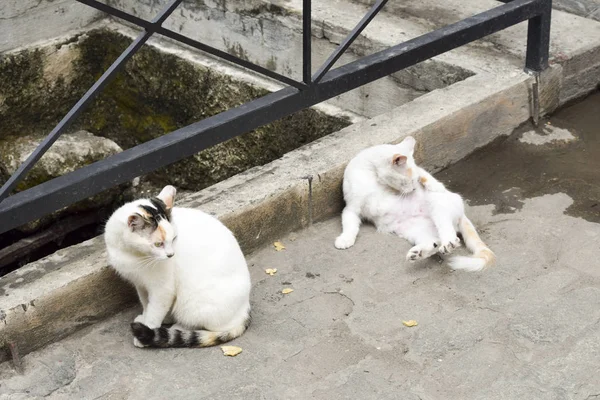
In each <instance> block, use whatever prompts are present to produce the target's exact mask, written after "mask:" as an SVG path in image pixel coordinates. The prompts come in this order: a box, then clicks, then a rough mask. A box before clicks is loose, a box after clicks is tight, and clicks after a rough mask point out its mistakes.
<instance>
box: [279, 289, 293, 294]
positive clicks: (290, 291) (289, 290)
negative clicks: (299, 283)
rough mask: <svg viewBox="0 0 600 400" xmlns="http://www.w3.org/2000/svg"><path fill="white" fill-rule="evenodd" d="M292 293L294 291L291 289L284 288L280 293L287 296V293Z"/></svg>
mask: <svg viewBox="0 0 600 400" xmlns="http://www.w3.org/2000/svg"><path fill="white" fill-rule="evenodd" d="M293 291H294V289H292V288H285V289H283V290H282V291H281V293H283V294H288V293H292V292H293Z"/></svg>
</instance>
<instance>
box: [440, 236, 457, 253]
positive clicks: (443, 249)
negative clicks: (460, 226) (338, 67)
mask: <svg viewBox="0 0 600 400" xmlns="http://www.w3.org/2000/svg"><path fill="white" fill-rule="evenodd" d="M459 247H460V239H459V238H458V236H456V237H454V238H453V239H451V240H447V241H442V244H441V245H440V247H439V250H438V252H439V253H440V254H450V253H452V252H453V251H454V249H457V248H459Z"/></svg>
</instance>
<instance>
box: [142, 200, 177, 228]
mask: <svg viewBox="0 0 600 400" xmlns="http://www.w3.org/2000/svg"><path fill="white" fill-rule="evenodd" d="M149 201H150V203H152V206H153V207H151V206H147V205H140V208H142V209H143V210H144V211H146V212H147V213H148V215H149V217H148V218H146V221H147V222H148V223H149V224H150V225H152V226H153V227H154V228H155V229H156V227H157V226H158V223H159V222H160V220H161V219H165V220H167V221H169V222H170V221H171V210H169V209H167V205H166V204H165V203H164V201H162V200H161V199H159V198H158V197H154V198H152V199H149Z"/></svg>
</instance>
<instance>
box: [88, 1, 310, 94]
mask: <svg viewBox="0 0 600 400" xmlns="http://www.w3.org/2000/svg"><path fill="white" fill-rule="evenodd" d="M77 1H79V2H80V3H83V4H86V5H88V6H90V7H93V8H95V9H97V10H100V11H103V12H105V13H107V14H110V15H113V16H115V17H117V18H120V19H123V20H125V21H127V22H131V23H132V24H134V25H137V26H140V27H142V28H144V29H146V30H149V29H153V28H152V25H153V23H152V22H149V21H146V20H145V19H142V18H139V17H136V16H134V15H131V14H128V13H126V12H124V11H121V10H119V9H117V8H114V7H111V6H109V5H107V4H104V3H100V2H99V1H97V0H77ZM154 31H155V33H158V34H159V35H162V36H166V37H168V38H170V39H173V40H176V41H178V42H181V43H183V44H186V45H188V46H190V47H193V48H195V49H198V50H201V51H203V52H205V53H208V54H211V55H213V56H216V57H219V58H222V59H224V60H226V61H229V62H230V63H233V64H237V65H239V66H241V67H244V68H246V69H249V70H251V71H254V72H258V73H259V74H262V75H265V76H268V77H269V78H272V79H275V80H277V81H279V82H282V83H285V84H286V85H290V86H293V87H296V88H298V89H302V88H304V87H306V85H304V84H303V83H301V82H298V81H296V80H294V79H291V78H288V77H287V76H285V75H281V74H278V73H277V72H274V71H271V70H270V69H267V68H264V67H262V66H260V65H256V64H253V63H251V62H250V61H246V60H244V59H241V58H239V57H236V56H234V55H231V54H229V53H226V52H224V51H222V50H219V49H216V48H214V47H212V46H209V45H207V44H204V43H201V42H198V41H197V40H194V39H190V38H188V37H186V36H183V35H181V34H179V33H177V32H174V31H172V30H169V29H167V28H164V27H162V26H159V27H156V28H154Z"/></svg>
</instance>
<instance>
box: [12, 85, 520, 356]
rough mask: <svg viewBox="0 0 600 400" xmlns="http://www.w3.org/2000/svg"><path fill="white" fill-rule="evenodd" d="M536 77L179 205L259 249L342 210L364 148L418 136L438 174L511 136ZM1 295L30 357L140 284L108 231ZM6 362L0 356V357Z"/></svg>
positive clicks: (343, 141)
mask: <svg viewBox="0 0 600 400" xmlns="http://www.w3.org/2000/svg"><path fill="white" fill-rule="evenodd" d="M530 80H531V78H530V77H529V76H527V75H525V74H521V75H520V76H519V77H517V78H510V79H499V78H497V77H492V76H481V75H478V76H474V77H471V78H469V79H467V80H465V81H463V82H460V83H457V84H455V85H452V86H451V87H448V88H445V89H441V90H437V91H435V92H432V93H430V94H428V95H425V96H423V97H421V98H419V99H417V100H415V101H413V102H411V103H408V104H406V105H404V106H401V107H399V108H397V109H395V110H393V111H392V112H389V113H386V114H383V115H381V116H379V117H376V118H373V119H371V120H366V121H363V122H360V123H357V124H354V125H351V126H349V127H347V128H345V129H343V130H341V131H339V132H336V133H334V134H331V135H329V136H327V137H324V138H322V139H320V140H318V141H316V142H313V143H311V144H309V145H307V146H304V147H302V148H300V149H297V150H295V151H293V152H290V153H288V154H286V155H285V156H284V157H282V158H281V159H279V160H276V161H274V162H272V163H269V164H267V165H265V166H262V167H256V168H253V169H251V170H249V171H246V172H245V173H242V174H240V175H237V176H234V177H232V178H230V179H228V180H226V181H223V182H221V183H219V184H217V185H214V186H212V187H210V188H207V189H205V190H203V191H201V192H198V193H196V194H193V195H190V196H188V197H185V198H183V199H181V200H180V201H179V205H180V206H187V207H197V208H201V209H202V210H204V211H206V212H209V213H211V214H212V215H215V216H217V217H218V218H220V219H221V220H222V221H223V222H224V223H225V224H226V225H227V226H229V228H230V229H231V230H232V231H233V232H234V233H235V235H236V237H237V238H238V240H239V242H240V244H241V246H242V248H243V249H244V251H245V252H250V251H252V250H254V249H256V248H257V247H258V246H261V245H264V244H265V243H268V242H270V241H273V240H276V239H278V238H279V237H280V236H281V235H283V234H285V233H287V232H290V231H293V230H297V229H300V228H302V227H305V226H307V225H309V224H310V223H311V222H312V221H319V220H323V219H326V218H329V217H332V216H334V215H337V214H338V213H339V212H340V210H341V207H342V195H341V184H340V183H341V180H342V176H343V171H344V167H345V165H346V163H347V162H348V161H349V160H350V158H352V157H353V156H354V155H355V154H356V153H357V152H358V151H360V150H361V149H363V148H365V147H368V146H371V145H374V144H378V143H392V142H398V141H400V140H402V138H403V137H405V136H406V135H413V136H415V137H416V139H417V141H418V147H417V152H416V156H417V158H418V159H420V160H423V165H424V166H425V167H427V168H429V169H430V170H432V171H436V170H439V169H441V168H443V167H445V166H447V165H449V164H451V163H454V162H456V161H458V160H460V159H461V158H463V157H464V156H466V155H467V154H469V153H470V152H472V151H473V150H474V149H475V148H477V147H480V146H483V145H485V144H487V143H489V142H491V141H492V140H494V139H495V138H497V137H499V136H502V135H508V134H510V133H511V132H512V130H513V129H514V127H516V126H518V125H519V124H521V123H523V122H524V121H526V120H527V119H528V118H529V115H530V113H529V101H528V98H529V95H528V86H529V81H530ZM331 239H332V243H333V240H334V238H331ZM332 246H333V245H332ZM332 250H333V247H332ZM0 291H1V293H0V295H2V296H1V297H0V299H1V300H0V310H2V311H1V312H0V342H2V343H0V344H4V345H6V344H8V343H9V342H16V343H17V344H18V346H19V348H20V351H21V353H22V354H26V353H29V352H31V351H33V350H35V349H37V348H40V347H42V346H44V345H46V344H49V343H51V342H54V341H56V340H59V339H61V338H63V337H65V336H67V335H69V334H71V333H73V332H75V331H76V330H78V329H80V328H82V327H85V326H87V325H90V324H92V323H94V322H96V321H98V320H100V319H102V318H105V317H107V316H109V315H112V314H114V313H116V312H118V311H120V310H122V309H123V308H125V307H127V306H130V305H133V304H134V303H135V301H136V296H135V294H134V291H133V289H132V288H131V287H129V285H127V284H126V283H125V282H123V281H122V280H121V279H120V278H118V277H117V276H116V275H115V273H114V272H113V271H112V270H111V269H110V268H109V267H108V266H107V264H106V254H105V251H104V243H103V239H102V237H98V238H95V239H92V240H90V241H87V242H85V243H82V244H80V245H76V246H72V247H69V248H66V249H63V250H61V251H59V252H57V253H55V254H53V255H52V256H49V257H46V258H44V259H42V260H39V261H36V262H34V263H31V264H29V265H27V266H25V267H23V268H21V269H20V270H18V271H15V272H13V273H11V274H9V275H7V276H5V277H3V278H2V279H1V283H0ZM7 358H8V354H1V355H0V361H3V360H6V359H7Z"/></svg>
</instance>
